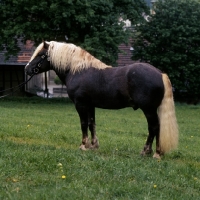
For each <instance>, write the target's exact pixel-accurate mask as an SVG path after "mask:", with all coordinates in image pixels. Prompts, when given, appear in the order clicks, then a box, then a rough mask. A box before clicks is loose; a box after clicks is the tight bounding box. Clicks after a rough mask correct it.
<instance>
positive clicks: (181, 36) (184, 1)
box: [133, 0, 200, 97]
mask: <svg viewBox="0 0 200 200" xmlns="http://www.w3.org/2000/svg"><path fill="white" fill-rule="evenodd" d="M155 13H156V14H155V15H151V16H150V17H151V20H150V21H149V22H144V23H142V24H140V25H139V26H137V27H136V34H135V37H134V49H135V51H134V55H133V59H136V60H137V59H140V60H143V61H146V62H149V63H150V64H152V65H154V66H155V67H158V68H160V69H161V70H162V71H163V72H165V73H168V75H169V76H170V79H171V81H172V84H173V86H174V87H175V89H176V90H175V92H176V93H178V92H180V91H181V93H182V94H183V91H186V92H187V93H186V94H187V95H188V96H193V97H200V78H199V77H200V23H199V19H200V2H199V1H196V0H167V1H161V0H159V1H158V2H157V3H156V4H155Z"/></svg>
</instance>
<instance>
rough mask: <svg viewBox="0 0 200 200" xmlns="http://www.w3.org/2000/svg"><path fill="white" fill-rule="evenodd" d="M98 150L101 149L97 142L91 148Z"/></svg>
mask: <svg viewBox="0 0 200 200" xmlns="http://www.w3.org/2000/svg"><path fill="white" fill-rule="evenodd" d="M98 148H99V142H96V143H94V144H92V145H91V146H90V149H98Z"/></svg>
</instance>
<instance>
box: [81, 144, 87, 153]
mask: <svg viewBox="0 0 200 200" xmlns="http://www.w3.org/2000/svg"><path fill="white" fill-rule="evenodd" d="M79 149H80V150H83V151H86V150H87V148H86V147H85V145H84V144H81V146H80V147H79Z"/></svg>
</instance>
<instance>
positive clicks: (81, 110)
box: [76, 104, 90, 150]
mask: <svg viewBox="0 0 200 200" xmlns="http://www.w3.org/2000/svg"><path fill="white" fill-rule="evenodd" d="M76 110H77V112H78V114H79V117H80V123H81V131H82V144H81V145H80V147H79V148H80V149H82V150H86V149H88V148H90V142H89V138H88V109H87V107H86V106H82V105H78V104H76Z"/></svg>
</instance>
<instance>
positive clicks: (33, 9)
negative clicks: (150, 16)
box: [0, 0, 148, 64]
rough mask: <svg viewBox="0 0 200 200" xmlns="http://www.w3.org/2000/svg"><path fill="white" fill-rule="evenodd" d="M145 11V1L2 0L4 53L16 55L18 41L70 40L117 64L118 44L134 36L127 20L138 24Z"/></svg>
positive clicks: (1, 44) (0, 42)
mask: <svg viewBox="0 0 200 200" xmlns="http://www.w3.org/2000/svg"><path fill="white" fill-rule="evenodd" d="M143 12H148V8H147V5H146V3H145V2H144V0H118V1H115V0H91V1H89V0H40V1H37V3H36V1H35V0H0V13H1V14H0V21H1V23H0V48H1V49H0V50H2V49H3V48H6V50H7V55H11V54H16V53H17V52H18V50H19V49H18V48H17V39H18V38H20V39H22V40H23V41H25V40H27V39H31V40H33V41H34V42H35V43H36V44H38V43H41V41H42V39H44V40H48V41H50V40H57V41H66V40H65V38H68V41H67V42H70V43H74V44H76V45H79V46H82V47H83V48H85V49H86V50H88V51H89V52H90V53H91V54H93V55H94V56H96V57H97V58H99V59H101V60H102V61H104V62H106V63H107V64H113V63H115V61H116V59H117V55H118V45H119V44H120V43H123V42H127V41H128V38H129V36H130V30H128V29H127V30H124V28H123V26H124V22H123V20H126V19H130V20H131V22H132V23H133V24H134V23H138V21H140V19H141V18H142V13H143ZM120 18H121V19H123V20H121V21H120V20H119V19H120Z"/></svg>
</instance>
